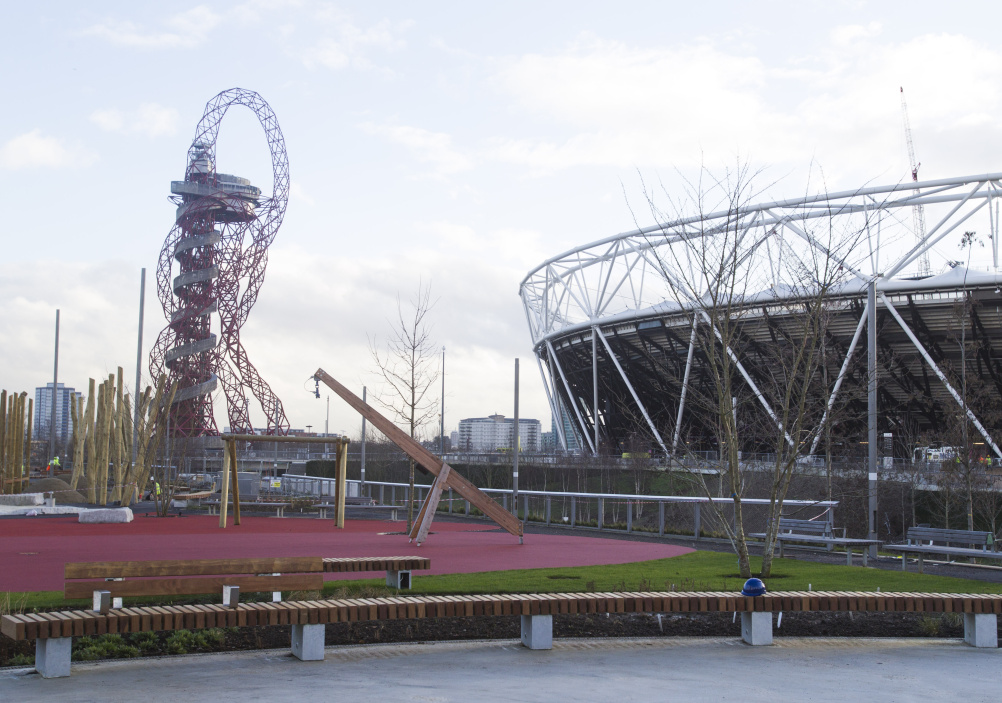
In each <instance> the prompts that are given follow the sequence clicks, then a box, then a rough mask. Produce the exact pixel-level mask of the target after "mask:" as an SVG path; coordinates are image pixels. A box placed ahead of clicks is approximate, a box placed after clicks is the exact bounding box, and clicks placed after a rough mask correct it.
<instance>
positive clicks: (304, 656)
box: [292, 625, 324, 662]
mask: <svg viewBox="0 0 1002 703" xmlns="http://www.w3.org/2000/svg"><path fill="white" fill-rule="evenodd" d="M292 654H293V655H294V656H295V657H296V658H297V659H300V660H301V661H304V662H314V661H323V659H324V626H323V625H293V626H292Z"/></svg>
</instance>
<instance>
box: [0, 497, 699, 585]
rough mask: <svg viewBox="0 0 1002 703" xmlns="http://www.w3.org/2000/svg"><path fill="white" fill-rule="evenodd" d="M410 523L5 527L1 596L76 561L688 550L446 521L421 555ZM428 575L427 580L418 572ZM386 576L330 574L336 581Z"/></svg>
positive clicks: (581, 556) (595, 560) (174, 521)
mask: <svg viewBox="0 0 1002 703" xmlns="http://www.w3.org/2000/svg"><path fill="white" fill-rule="evenodd" d="M405 526H406V523H403V522H382V521H376V520H347V521H346V522H345V527H344V529H343V530H338V529H336V528H335V527H334V526H333V522H332V521H330V520H319V519H300V518H274V517H243V519H242V521H241V525H240V526H234V525H232V524H230V525H229V526H228V527H226V528H225V529H220V527H219V518H218V517H209V516H202V515H193V516H185V517H180V518H178V517H171V518H154V517H138V516H137V517H136V519H135V520H134V521H133V522H131V523H128V524H105V525H82V524H80V523H79V522H77V519H76V516H73V517H65V518H62V517H59V518H56V517H51V518H50V517H44V518H43V517H33V518H22V519H4V520H0V535H2V536H0V591H62V590H63V565H64V564H65V563H67V562H75V561H143V560H149V559H222V558H243V557H278V556H321V557H363V556H412V555H417V556H426V557H428V558H429V559H431V565H432V568H431V569H430V570H428V571H422V572H420V574H456V573H472V572H478V571H506V570H508V569H535V568H541V567H567V566H594V565H598V564H625V563H628V562H634V561H644V560H647V559H663V558H665V557H675V556H679V555H681V554H686V553H688V552H691V551H693V550H692V549H688V548H686V547H676V546H673V545H669V544H651V543H648V542H630V541H625V540H618V539H605V538H601V537H582V536H578V535H537V534H530V535H526V536H525V544H523V545H519V544H518V540H517V539H516V538H515V537H512V536H511V535H509V534H508V533H506V532H503V531H500V530H498V528H497V527H496V526H495V525H493V524H491V523H455V522H444V521H440V522H436V523H435V525H434V527H433V528H432V533H431V535H429V537H428V541H427V542H425V543H424V544H423V545H422V546H421V547H416V546H415V545H413V544H408V543H407V536H406V535H404V534H400V533H401V532H402V531H403V530H404V528H405ZM415 575H418V574H415ZM374 576H378V574H371V573H368V574H366V573H362V574H325V578H326V579H328V580H335V579H344V578H373V577H374Z"/></svg>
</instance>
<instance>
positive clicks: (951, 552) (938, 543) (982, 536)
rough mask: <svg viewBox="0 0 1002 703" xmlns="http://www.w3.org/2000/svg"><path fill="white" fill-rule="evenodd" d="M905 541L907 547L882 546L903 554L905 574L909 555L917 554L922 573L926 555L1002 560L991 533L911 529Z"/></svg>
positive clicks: (932, 528)
mask: <svg viewBox="0 0 1002 703" xmlns="http://www.w3.org/2000/svg"><path fill="white" fill-rule="evenodd" d="M906 540H907V541H906V542H905V543H904V544H888V545H885V546H884V547H883V548H884V550H886V551H889V552H900V553H901V570H902V571H905V570H907V568H908V555H909V554H915V555H917V558H918V572H919V573H920V574H921V573H922V572H923V558H924V557H926V556H937V555H938V556H956V557H972V558H973V557H977V558H983V559H1002V553H1000V552H996V551H995V535H993V534H992V533H991V532H979V531H977V530H946V529H939V528H935V527H909V528H908V533H907V535H906ZM955 545H964V546H955Z"/></svg>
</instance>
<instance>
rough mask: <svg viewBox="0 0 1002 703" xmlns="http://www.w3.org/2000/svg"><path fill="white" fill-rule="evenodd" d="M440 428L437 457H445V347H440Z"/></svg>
mask: <svg viewBox="0 0 1002 703" xmlns="http://www.w3.org/2000/svg"><path fill="white" fill-rule="evenodd" d="M441 420H442V427H441V431H440V432H439V435H438V453H439V456H443V457H444V456H445V347H442V413H441Z"/></svg>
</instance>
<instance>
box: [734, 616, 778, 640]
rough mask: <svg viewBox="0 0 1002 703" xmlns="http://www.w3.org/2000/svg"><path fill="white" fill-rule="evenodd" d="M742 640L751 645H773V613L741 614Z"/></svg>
mask: <svg viewBox="0 0 1002 703" xmlns="http://www.w3.org/2000/svg"><path fill="white" fill-rule="evenodd" d="M741 639H743V640H744V641H745V642H747V643H748V644H751V645H765V644H772V613H768V612H765V613H756V612H751V613H748V612H745V613H741Z"/></svg>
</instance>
